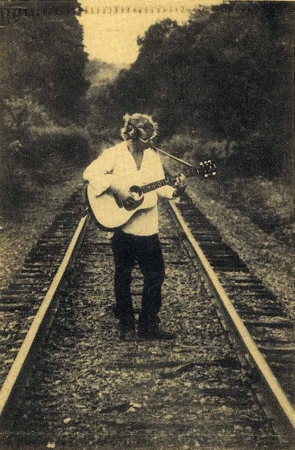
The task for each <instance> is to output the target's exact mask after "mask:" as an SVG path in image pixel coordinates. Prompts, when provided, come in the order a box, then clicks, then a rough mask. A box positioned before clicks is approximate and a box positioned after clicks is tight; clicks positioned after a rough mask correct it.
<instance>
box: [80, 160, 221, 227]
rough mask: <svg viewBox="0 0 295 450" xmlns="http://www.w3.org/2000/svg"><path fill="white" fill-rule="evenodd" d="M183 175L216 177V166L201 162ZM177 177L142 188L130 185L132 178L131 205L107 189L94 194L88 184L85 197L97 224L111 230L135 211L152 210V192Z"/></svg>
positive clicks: (168, 177) (153, 197)
mask: <svg viewBox="0 0 295 450" xmlns="http://www.w3.org/2000/svg"><path fill="white" fill-rule="evenodd" d="M185 175H186V176H187V177H188V176H192V175H199V176H201V177H203V178H208V177H210V176H215V175H216V165H215V163H214V162H213V161H211V160H208V161H203V162H201V163H200V164H199V167H198V168H192V169H190V171H189V173H187V172H185ZM176 181H177V176H167V177H166V178H163V179H162V180H158V181H154V182H152V183H149V184H145V185H143V186H138V185H136V184H132V178H131V177H130V178H129V182H130V185H129V193H130V194H131V196H132V197H133V200H134V201H133V203H132V204H131V205H130V204H129V203H128V202H124V201H121V200H120V199H119V198H118V196H117V195H116V194H115V193H114V192H113V191H112V190H111V189H107V190H106V191H105V192H103V193H102V194H100V195H97V194H96V190H95V188H94V187H93V186H91V185H90V184H89V185H88V187H87V196H88V201H89V204H90V207H91V209H92V212H93V214H94V216H95V218H96V220H97V222H98V224H99V225H100V226H101V227H102V228H104V229H106V230H113V229H115V228H118V227H120V226H122V225H124V224H125V223H127V222H128V220H129V219H131V217H132V216H133V214H135V213H136V212H137V211H139V210H141V209H147V208H152V207H153V206H155V205H156V203H157V197H156V196H155V195H149V193H151V192H152V191H155V190H156V189H158V188H160V187H162V186H165V185H170V186H175V183H176Z"/></svg>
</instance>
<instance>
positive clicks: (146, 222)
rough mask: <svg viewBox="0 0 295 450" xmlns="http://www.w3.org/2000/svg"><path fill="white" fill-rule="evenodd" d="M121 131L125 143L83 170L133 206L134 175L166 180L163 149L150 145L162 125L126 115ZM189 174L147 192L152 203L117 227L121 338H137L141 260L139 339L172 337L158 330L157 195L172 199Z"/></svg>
mask: <svg viewBox="0 0 295 450" xmlns="http://www.w3.org/2000/svg"><path fill="white" fill-rule="evenodd" d="M124 121H125V123H124V128H122V130H121V135H122V137H123V139H124V141H123V142H121V143H119V144H117V145H115V146H114V147H111V148H109V149H107V150H105V151H104V152H103V153H102V155H100V156H99V157H98V158H97V159H96V160H95V161H93V162H92V164H90V166H89V167H88V168H87V169H86V170H85V172H84V174H83V178H84V180H87V181H88V182H89V183H90V184H91V186H92V187H94V188H95V189H96V191H97V195H100V194H102V193H103V192H104V191H106V190H107V189H109V188H111V190H112V191H113V193H114V194H115V195H116V196H117V198H118V199H119V201H121V202H124V204H125V205H126V206H127V207H128V205H129V206H131V208H132V204H133V203H134V202H135V198H134V194H132V193H131V192H130V191H129V187H130V182H131V181H130V180H133V179H134V177H135V178H136V179H137V181H138V185H140V186H143V185H146V184H149V183H151V182H155V181H158V180H161V179H163V178H164V171H163V167H162V163H161V160H160V157H159V155H158V153H157V152H156V151H155V150H154V149H152V148H151V147H150V143H149V142H151V140H152V139H153V138H154V137H155V136H156V134H157V124H156V123H155V122H154V121H153V119H152V118H151V117H150V116H148V115H145V114H137V113H136V114H132V115H131V116H129V115H125V116H124ZM185 187H186V183H185V177H184V175H182V174H181V175H180V176H179V177H178V178H177V182H176V184H175V186H174V187H172V186H162V187H160V188H159V189H157V190H154V191H153V192H149V193H148V194H146V196H147V198H148V207H145V208H143V209H139V210H136V212H135V213H134V214H133V215H132V217H131V218H130V219H129V220H128V221H127V223H125V224H124V225H123V226H121V227H120V228H117V229H116V230H115V231H114V235H113V238H112V249H113V254H114V262H115V299H116V313H117V316H118V318H119V329H120V338H121V339H122V340H125V339H129V338H133V337H135V336H136V331H135V317H134V311H133V304H132V298H131V292H130V285H131V271H132V268H133V267H134V265H135V263H136V262H137V263H138V265H139V268H140V270H141V272H142V274H143V277H144V288H143V295H142V310H141V313H140V316H139V321H138V337H139V338H143V339H171V338H173V335H171V334H170V333H165V332H164V331H162V330H161V329H160V328H159V318H158V313H159V311H160V308H161V303H162V299H161V286H162V283H163V280H164V275H165V267H164V261H163V256H162V250H161V245H160V241H159V236H158V231H159V230H158V208H157V201H158V195H159V196H162V197H165V198H168V199H172V198H175V197H177V196H179V195H180V194H181V193H182V192H183V191H184V189H185Z"/></svg>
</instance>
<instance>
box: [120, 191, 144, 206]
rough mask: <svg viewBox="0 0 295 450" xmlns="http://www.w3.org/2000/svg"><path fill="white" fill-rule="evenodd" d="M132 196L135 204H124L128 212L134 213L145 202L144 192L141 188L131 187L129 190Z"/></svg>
mask: <svg viewBox="0 0 295 450" xmlns="http://www.w3.org/2000/svg"><path fill="white" fill-rule="evenodd" d="M129 192H130V194H131V195H132V197H133V202H132V203H129V202H124V208H125V209H126V210H127V211H133V210H134V209H136V208H138V206H140V205H141V204H142V202H143V200H144V196H143V193H142V190H141V188H140V187H139V186H131V188H130V189H129Z"/></svg>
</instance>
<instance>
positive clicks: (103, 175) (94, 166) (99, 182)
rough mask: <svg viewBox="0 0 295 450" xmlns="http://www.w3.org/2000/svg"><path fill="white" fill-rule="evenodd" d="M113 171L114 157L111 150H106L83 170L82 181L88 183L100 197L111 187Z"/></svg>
mask: <svg viewBox="0 0 295 450" xmlns="http://www.w3.org/2000/svg"><path fill="white" fill-rule="evenodd" d="M113 169H114V155H113V152H112V151H111V149H107V150H105V151H104V152H103V153H102V154H101V155H100V156H99V157H98V158H97V159H95V160H94V161H93V162H92V163H91V164H90V165H89V166H88V167H87V168H86V169H85V171H84V173H83V180H85V181H88V182H89V184H90V185H91V186H92V187H93V188H94V189H95V190H96V191H97V195H100V194H102V193H103V192H104V191H106V190H107V189H109V187H110V186H111V184H112V179H113V175H112V172H113Z"/></svg>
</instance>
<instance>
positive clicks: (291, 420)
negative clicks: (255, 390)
mask: <svg viewBox="0 0 295 450" xmlns="http://www.w3.org/2000/svg"><path fill="white" fill-rule="evenodd" d="M169 204H170V207H171V209H172V210H173V212H174V214H175V216H176V218H177V220H178V222H179V224H180V225H181V227H182V229H183V231H184V232H185V234H186V237H187V239H188V240H189V242H190V244H191V246H192V248H193V250H194V252H195V253H196V254H197V256H198V258H199V260H200V262H201V264H202V266H203V269H204V271H205V273H206V274H207V276H208V278H209V281H210V283H211V285H212V287H213V288H214V290H215V292H216V294H217V295H218V299H219V301H220V303H221V305H222V306H223V308H224V310H225V312H226V314H227V316H228V319H229V320H230V322H231V324H232V325H233V326H234V328H235V330H236V332H237V334H238V336H239V338H240V340H241V342H242V344H243V345H244V348H245V349H246V352H247V354H249V355H250V357H251V359H252V361H253V362H254V364H255V366H256V367H257V369H258V370H259V372H260V374H261V376H262V378H263V380H264V381H265V384H266V386H267V388H268V389H269V391H270V392H271V394H272V396H273V398H274V400H275V402H276V404H277V405H278V406H279V408H280V411H281V413H282V414H283V417H285V418H286V424H287V425H288V428H289V429H290V431H291V432H292V433H295V410H294V408H293V406H292V405H291V403H290V402H289V400H288V398H287V397H286V394H285V393H284V391H283V389H282V387H281V385H280V383H279V382H278V380H277V378H276V377H275V375H274V374H273V372H272V370H271V368H270V367H269V365H268V364H267V362H266V360H265V359H264V357H263V355H262V354H261V352H260V351H259V349H258V348H257V346H256V344H255V342H254V341H253V339H252V337H251V335H250V333H249V331H248V329H247V328H246V326H245V325H244V323H243V321H242V320H241V318H240V316H239V314H238V313H237V311H236V309H235V307H234V306H233V304H232V302H231V300H230V298H229V297H228V295H227V294H226V292H225V290H224V288H223V287H222V285H221V283H220V281H219V279H218V277H217V275H216V273H215V272H214V270H213V268H212V266H211V265H210V263H209V261H208V260H207V258H206V256H205V254H204V253H203V251H202V249H201V248H200V246H199V244H198V242H197V241H196V239H195V238H194V236H193V234H192V233H191V231H190V229H189V227H188V226H187V224H186V223H185V221H184V219H183V217H182V215H181V213H180V211H179V209H178V208H177V206H176V204H175V202H174V201H171V200H170V201H169Z"/></svg>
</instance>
